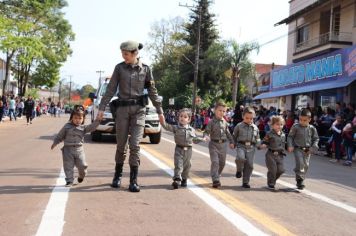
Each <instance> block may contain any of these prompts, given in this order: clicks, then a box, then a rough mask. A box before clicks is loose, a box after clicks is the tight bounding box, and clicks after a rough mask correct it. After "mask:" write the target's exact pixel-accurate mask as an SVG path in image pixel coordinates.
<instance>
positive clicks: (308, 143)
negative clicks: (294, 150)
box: [287, 124, 319, 149]
mask: <svg viewBox="0 0 356 236" xmlns="http://www.w3.org/2000/svg"><path fill="white" fill-rule="evenodd" d="M287 141H288V147H295V146H296V147H313V148H316V149H317V148H318V142H319V136H318V132H317V130H316V129H315V127H314V126H312V125H308V126H301V125H300V124H294V125H293V126H292V128H291V130H290V132H289V134H288V138H287Z"/></svg>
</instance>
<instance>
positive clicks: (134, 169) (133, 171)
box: [129, 166, 140, 192]
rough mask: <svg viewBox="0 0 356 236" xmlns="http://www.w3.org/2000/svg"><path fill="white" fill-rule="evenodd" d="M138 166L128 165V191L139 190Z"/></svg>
mask: <svg viewBox="0 0 356 236" xmlns="http://www.w3.org/2000/svg"><path fill="white" fill-rule="evenodd" d="M137 175H138V166H130V186H129V191H130V192H140V186H139V185H138V184H137Z"/></svg>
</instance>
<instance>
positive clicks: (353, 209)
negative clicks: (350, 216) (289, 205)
mask: <svg viewBox="0 0 356 236" xmlns="http://www.w3.org/2000/svg"><path fill="white" fill-rule="evenodd" d="M161 139H163V140H165V141H167V142H170V143H173V144H175V142H173V141H172V140H169V139H167V138H164V137H162V138H161ZM193 151H194V152H196V153H199V154H201V155H203V156H206V157H210V156H209V154H207V153H205V152H202V151H199V150H197V149H195V148H193ZM226 164H227V165H229V166H233V167H236V164H235V163H233V162H231V161H226ZM253 174H254V175H257V176H260V177H263V178H265V179H267V176H266V175H265V174H263V173H260V172H257V171H253ZM277 183H279V184H281V185H283V186H285V187H288V188H295V186H294V185H293V184H290V183H288V182H285V181H283V180H277ZM296 191H298V192H300V193H303V194H305V195H308V196H311V197H313V198H315V199H318V200H320V201H323V202H326V203H328V204H330V205H333V206H336V207H339V208H341V209H343V210H346V211H348V212H351V213H354V214H356V207H353V206H350V205H348V204H345V203H343V202H339V201H336V200H333V199H331V198H329V197H327V196H324V195H322V194H319V193H314V192H311V191H309V190H306V189H304V190H298V189H296Z"/></svg>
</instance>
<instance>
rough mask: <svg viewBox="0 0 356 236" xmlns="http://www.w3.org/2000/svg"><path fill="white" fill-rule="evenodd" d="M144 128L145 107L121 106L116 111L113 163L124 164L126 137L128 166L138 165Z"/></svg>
mask: <svg viewBox="0 0 356 236" xmlns="http://www.w3.org/2000/svg"><path fill="white" fill-rule="evenodd" d="M144 127H145V107H142V106H139V105H134V106H121V107H118V108H117V110H116V143H117V145H116V155H115V162H116V163H117V164H124V161H125V158H126V150H127V149H126V145H127V140H128V136H129V133H130V135H131V136H130V139H129V148H130V157H129V164H130V166H139V165H140V146H139V144H140V141H141V138H142V136H143V131H144Z"/></svg>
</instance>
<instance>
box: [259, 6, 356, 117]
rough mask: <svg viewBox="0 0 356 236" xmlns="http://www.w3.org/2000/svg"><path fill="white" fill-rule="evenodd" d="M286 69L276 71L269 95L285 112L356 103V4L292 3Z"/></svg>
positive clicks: (267, 96)
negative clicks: (303, 108)
mask: <svg viewBox="0 0 356 236" xmlns="http://www.w3.org/2000/svg"><path fill="white" fill-rule="evenodd" d="M289 3H290V15H289V17H287V18H285V19H283V20H281V21H280V22H278V23H277V24H276V25H280V24H288V25H289V33H288V48H287V64H288V65H287V66H285V67H282V68H278V69H274V70H273V71H272V72H271V74H270V76H271V80H270V86H269V92H266V93H262V94H260V95H258V96H256V97H255V98H254V99H255V100H259V99H261V100H262V101H264V100H265V99H275V100H278V101H279V104H281V105H282V107H278V108H281V109H285V110H294V109H298V108H302V107H308V106H309V107H316V106H322V107H331V108H333V107H335V104H336V102H345V103H356V45H355V43H356V1H355V0H291V1H290V2H289Z"/></svg>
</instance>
